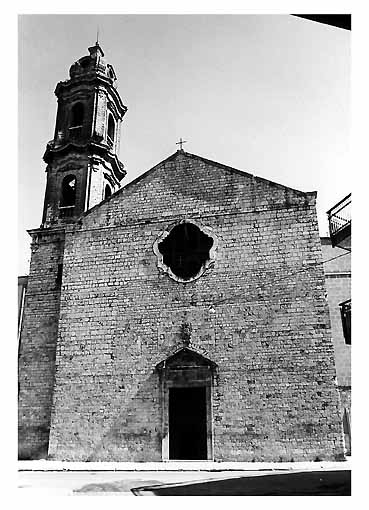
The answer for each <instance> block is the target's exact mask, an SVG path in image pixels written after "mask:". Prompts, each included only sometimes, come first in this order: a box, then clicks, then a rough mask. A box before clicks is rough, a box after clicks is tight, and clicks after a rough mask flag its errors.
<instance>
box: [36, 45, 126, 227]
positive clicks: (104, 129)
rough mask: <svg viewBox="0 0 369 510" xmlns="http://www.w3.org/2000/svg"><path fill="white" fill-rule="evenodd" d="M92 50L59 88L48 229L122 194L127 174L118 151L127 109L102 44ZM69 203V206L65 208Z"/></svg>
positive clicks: (48, 156) (49, 152) (50, 147)
mask: <svg viewBox="0 0 369 510" xmlns="http://www.w3.org/2000/svg"><path fill="white" fill-rule="evenodd" d="M88 51H89V55H86V56H83V57H81V58H80V59H79V60H77V61H76V62H75V63H74V64H73V65H72V66H71V67H70V70H69V79H67V80H65V81H62V82H59V83H58V84H57V86H56V89H55V95H56V97H57V99H58V111H57V117H56V124H55V131H54V138H53V140H51V141H50V142H49V143H48V144H47V147H46V151H45V154H44V161H45V162H46V163H47V169H46V171H47V186H46V194H45V205H44V213H43V220H42V221H43V226H51V225H53V224H55V223H57V224H59V223H64V222H70V221H75V219H76V218H77V217H78V216H79V215H80V214H82V213H83V212H84V211H85V210H87V209H90V208H91V207H93V206H94V205H96V204H98V203H99V202H100V201H101V200H103V199H104V198H107V196H109V195H110V194H112V193H114V192H115V191H117V190H118V189H119V188H120V187H121V184H120V182H121V180H122V179H123V177H124V176H125V174H126V172H125V170H124V166H123V164H122V163H121V161H120V160H119V158H118V151H119V144H120V128H121V123H122V120H123V117H124V115H125V113H126V111H127V107H126V106H124V104H123V102H122V100H121V98H120V96H119V93H118V91H117V87H116V82H117V77H116V74H115V71H114V69H113V66H112V65H111V64H109V63H108V62H107V61H106V59H105V57H104V52H103V50H102V48H101V47H100V45H99V43H98V42H96V43H95V45H94V46H91V47H90V48H88ZM65 193H67V195H68V199H67V200H66V199H65ZM72 196H73V197H74V202H73V201H72V199H71V197H72ZM66 202H67V203H68V205H63V204H65V203H66ZM72 202H73V203H72Z"/></svg>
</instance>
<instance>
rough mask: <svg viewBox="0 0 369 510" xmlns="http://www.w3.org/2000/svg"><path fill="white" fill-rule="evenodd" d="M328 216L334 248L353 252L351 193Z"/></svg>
mask: <svg viewBox="0 0 369 510" xmlns="http://www.w3.org/2000/svg"><path fill="white" fill-rule="evenodd" d="M327 214H328V221H329V235H330V238H331V242H332V246H333V247H334V246H338V247H339V248H343V249H345V250H349V251H351V193H350V194H349V195H347V197H345V198H344V199H343V200H341V201H340V202H338V204H336V205H335V206H334V207H332V209H329V211H328V212H327Z"/></svg>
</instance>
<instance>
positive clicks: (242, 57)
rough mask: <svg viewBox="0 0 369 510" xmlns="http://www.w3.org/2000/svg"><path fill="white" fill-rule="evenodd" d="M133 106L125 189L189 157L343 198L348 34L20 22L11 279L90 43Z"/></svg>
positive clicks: (215, 18)
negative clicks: (176, 158)
mask: <svg viewBox="0 0 369 510" xmlns="http://www.w3.org/2000/svg"><path fill="white" fill-rule="evenodd" d="M97 27H98V29H99V42H100V45H101V47H102V48H103V50H104V53H105V57H106V59H107V60H108V62H109V63H111V64H112V65H113V67H114V69H115V72H116V75H117V77H118V91H119V93H120V95H121V98H122V100H123V103H124V104H125V105H126V106H127V107H128V112H127V114H126V115H125V117H124V121H123V125H122V136H121V147H120V155H119V156H120V159H121V161H122V162H123V163H124V165H125V168H126V171H127V176H126V177H125V178H124V180H123V184H124V183H128V182H130V181H131V180H132V179H134V178H135V177H137V176H138V175H140V174H141V173H143V172H145V171H146V170H148V169H149V168H151V167H153V166H154V165H156V164H157V163H159V162H160V161H162V160H163V159H165V158H167V157H168V156H169V155H171V154H172V153H173V152H175V151H176V150H177V148H178V147H177V146H176V142H177V141H178V140H179V138H180V137H182V138H183V139H184V140H187V143H186V144H185V145H184V149H185V150H186V151H188V152H190V153H193V154H198V155H200V156H203V157H205V158H208V159H212V160H215V161H218V162H220V163H223V164H225V165H228V166H232V167H234V168H237V169H240V170H244V171H245V172H248V173H252V174H254V175H257V176H259V177H263V178H266V179H269V180H271V181H274V182H278V183H280V184H284V185H286V186H289V187H292V188H295V189H298V190H301V191H317V192H318V201H317V210H318V220H319V225H320V233H321V235H327V232H328V222H327V217H326V211H327V210H328V209H329V208H330V207H332V206H333V205H334V204H335V203H337V202H338V201H339V200H341V199H342V198H343V197H344V196H346V195H347V194H348V193H349V192H350V191H351V189H350V181H348V179H347V174H348V168H350V154H349V141H350V140H349V134H350V37H351V32H350V31H347V30H343V29H340V28H336V27H332V26H329V25H323V24H320V23H315V22H312V21H309V20H306V19H301V18H296V17H293V16H289V15H282V14H280V15H278V14H274V15H273V14H269V15H251V14H250V15H237V14H233V15H179V14H177V15H36V14H34V15H22V16H20V17H19V27H18V28H19V30H18V34H19V73H18V87H19V88H18V91H19V110H18V126H19V138H18V140H19V144H18V148H19V151H18V152H19V155H18V166H19V168H18V208H19V211H18V220H19V221H18V229H19V230H18V232H19V233H18V246H19V254H18V274H28V271H29V259H30V247H29V246H30V237H29V235H28V234H27V232H26V230H27V229H30V228H37V227H39V225H40V223H41V216H42V208H43V200H44V192H45V184H46V174H45V168H46V165H45V163H44V162H43V160H42V156H43V154H44V151H45V147H46V143H47V142H48V141H49V140H51V139H52V137H53V134H54V126H55V118H56V108H57V103H56V97H55V95H54V90H55V86H56V84H57V83H58V82H59V81H63V80H66V79H67V78H68V76H69V75H68V72H69V68H70V66H71V65H72V64H73V63H74V62H75V61H76V60H78V59H79V58H80V57H82V56H84V55H87V54H88V50H87V48H88V47H89V46H91V45H93V44H94V42H95V40H96V31H97Z"/></svg>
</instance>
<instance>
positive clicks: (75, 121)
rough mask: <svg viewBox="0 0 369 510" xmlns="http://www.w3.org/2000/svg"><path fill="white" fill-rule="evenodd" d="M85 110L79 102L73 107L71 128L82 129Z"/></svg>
mask: <svg viewBox="0 0 369 510" xmlns="http://www.w3.org/2000/svg"><path fill="white" fill-rule="evenodd" d="M84 114H85V109H84V106H83V104H82V103H80V102H78V103H75V104H74V105H73V106H72V112H71V123H70V127H80V126H82V125H83V118H84Z"/></svg>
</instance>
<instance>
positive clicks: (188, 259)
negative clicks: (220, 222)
mask: <svg viewBox="0 0 369 510" xmlns="http://www.w3.org/2000/svg"><path fill="white" fill-rule="evenodd" d="M216 244H217V243H216V238H215V236H214V234H211V233H210V230H209V229H207V228H204V227H199V226H198V225H196V224H195V223H193V222H189V221H186V220H183V221H181V222H180V223H177V224H176V225H174V226H173V227H172V228H170V229H169V230H167V231H165V232H164V233H163V234H162V235H161V236H160V238H159V239H157V241H156V242H155V244H154V252H155V254H156V255H157V257H158V266H159V267H160V268H161V269H162V270H163V271H164V272H166V273H168V275H169V276H170V277H171V278H173V279H174V280H176V281H178V282H183V283H186V282H191V281H193V280H196V278H199V277H200V276H201V275H202V274H203V273H204V271H206V269H208V268H209V267H210V266H211V265H212V264H213V263H214V256H215V248H216Z"/></svg>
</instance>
